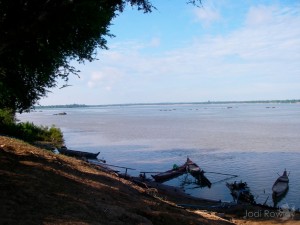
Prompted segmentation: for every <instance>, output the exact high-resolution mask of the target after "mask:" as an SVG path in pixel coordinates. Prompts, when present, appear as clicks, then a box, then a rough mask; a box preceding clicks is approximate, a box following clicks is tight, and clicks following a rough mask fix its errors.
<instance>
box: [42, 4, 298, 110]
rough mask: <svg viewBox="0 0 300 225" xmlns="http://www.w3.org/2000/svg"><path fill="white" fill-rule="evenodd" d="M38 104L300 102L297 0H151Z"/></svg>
mask: <svg viewBox="0 0 300 225" xmlns="http://www.w3.org/2000/svg"><path fill="white" fill-rule="evenodd" d="M151 2H152V3H153V5H154V6H155V7H156V8H157V10H154V11H153V12H152V13H150V14H144V13H143V12H141V11H138V10H137V9H136V8H132V7H131V6H128V7H127V8H126V10H125V11H124V12H123V13H121V14H120V15H119V16H118V17H116V18H115V19H114V20H113V21H112V25H111V27H110V32H111V33H112V34H114V35H115V37H114V38H110V37H108V38H107V41H108V42H107V46H108V48H109V50H98V53H97V58H98V60H96V61H93V62H86V63H85V64H84V65H83V64H77V63H73V65H74V66H75V67H76V68H77V69H79V70H80V71H81V72H80V73H79V77H77V76H70V79H69V82H68V84H69V85H71V86H69V87H67V88H62V89H59V87H61V86H62V85H63V84H64V83H63V82H61V81H58V87H57V88H55V89H51V90H50V91H51V92H50V93H49V94H48V95H47V97H45V98H43V99H41V100H40V101H39V104H40V105H58V104H87V105H102V104H128V103H163V102H205V101H249V100H285V99H300V0H241V1H237V0H202V7H195V6H193V5H191V4H186V1H185V0H151Z"/></svg>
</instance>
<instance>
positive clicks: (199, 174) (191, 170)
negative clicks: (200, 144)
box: [186, 158, 211, 188]
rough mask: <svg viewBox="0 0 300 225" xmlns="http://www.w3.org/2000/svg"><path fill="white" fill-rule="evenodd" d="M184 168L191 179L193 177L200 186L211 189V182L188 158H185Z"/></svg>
mask: <svg viewBox="0 0 300 225" xmlns="http://www.w3.org/2000/svg"><path fill="white" fill-rule="evenodd" d="M186 167H187V171H188V172H189V173H190V174H191V175H192V176H193V177H195V178H196V179H197V180H198V181H199V182H200V183H201V184H202V185H204V186H208V187H209V188H210V187H211V182H210V181H209V180H208V179H207V177H206V176H205V175H204V171H203V170H202V169H201V168H200V167H199V166H198V165H197V164H196V163H194V162H193V161H192V160H190V159H189V158H187V161H186Z"/></svg>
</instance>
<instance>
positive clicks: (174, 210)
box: [0, 136, 300, 225]
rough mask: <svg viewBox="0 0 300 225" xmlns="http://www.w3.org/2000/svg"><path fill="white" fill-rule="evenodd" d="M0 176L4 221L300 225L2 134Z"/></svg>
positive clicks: (0, 215) (0, 211) (0, 216)
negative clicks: (250, 214) (194, 195)
mask: <svg viewBox="0 0 300 225" xmlns="http://www.w3.org/2000/svg"><path fill="white" fill-rule="evenodd" d="M0 180H1V182H0V191H1V195H0V202H1V204H0V224H107V225H109V224H130V225H131V224H132V225H133V224H155V225H156V224H157V225H160V224H161V225H167V224H172V225H173V224H174V225H176V224H224V225H225V224H249V225H251V224H266V225H269V224H276V223H278V224H281V223H283V222H284V224H300V216H299V214H297V213H296V214H295V216H294V218H293V219H289V220H287V221H283V220H281V219H280V218H279V219H278V218H276V219H274V218H244V217H243V216H244V215H243V213H244V212H245V210H248V212H250V210H253V212H254V211H255V210H260V209H259V208H257V207H250V206H245V205H240V206H237V207H224V209H223V210H220V209H218V210H213V209H212V208H213V207H212V206H214V205H216V204H217V202H215V201H209V200H201V199H194V198H186V196H184V195H180V194H178V192H177V191H170V189H165V190H164V189H163V188H162V187H159V186H155V184H154V183H153V184H152V185H149V184H147V187H143V186H142V185H137V184H136V183H135V182H132V181H130V180H126V179H123V178H120V177H119V176H116V174H115V173H110V172H105V171H102V170H101V169H99V168H97V167H95V166H93V165H91V164H89V163H87V162H84V161H82V160H78V159H74V158H70V157H67V156H63V155H59V154H54V153H52V152H49V151H46V150H43V149H40V148H37V147H34V146H32V145H30V144H28V143H25V142H22V141H19V140H16V139H13V138H8V137H3V136H0ZM149 186H151V187H149ZM174 190H175V189H174ZM178 204H188V205H201V206H203V209H201V210H198V209H186V207H179V206H178Z"/></svg>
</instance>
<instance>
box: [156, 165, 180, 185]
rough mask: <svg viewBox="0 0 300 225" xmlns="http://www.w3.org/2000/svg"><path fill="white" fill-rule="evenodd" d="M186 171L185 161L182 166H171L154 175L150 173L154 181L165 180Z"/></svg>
mask: <svg viewBox="0 0 300 225" xmlns="http://www.w3.org/2000/svg"><path fill="white" fill-rule="evenodd" d="M184 173H186V163H184V164H183V165H182V166H179V167H178V166H176V165H174V166H173V169H171V170H168V171H165V172H161V173H158V174H155V175H151V176H152V177H153V179H154V180H155V181H156V182H165V181H167V180H171V179H173V178H176V177H179V176H180V175H182V174H184Z"/></svg>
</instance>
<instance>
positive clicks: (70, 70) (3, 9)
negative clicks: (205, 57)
mask: <svg viewBox="0 0 300 225" xmlns="http://www.w3.org/2000/svg"><path fill="white" fill-rule="evenodd" d="M188 2H190V3H193V4H196V2H197V0H192V1H188ZM198 2H200V3H201V0H198ZM128 4H129V5H131V6H135V7H137V9H138V10H142V11H143V12H144V13H149V12H151V11H152V10H153V9H155V7H154V6H153V5H152V4H151V2H149V1H148V0H13V1H12V0H0V108H10V109H13V110H14V111H18V112H22V111H24V110H28V109H30V108H31V107H32V106H33V105H34V104H36V103H37V101H38V100H39V99H40V98H41V97H43V96H45V95H46V94H47V92H48V90H49V88H52V87H55V86H56V85H57V79H59V78H61V79H64V80H66V81H67V80H68V76H69V75H70V74H77V73H78V72H79V71H77V70H76V68H74V67H72V66H71V65H70V61H72V60H77V61H79V62H84V61H85V60H88V61H93V60H95V56H96V51H97V49H107V46H106V38H107V37H112V36H113V35H112V34H110V32H109V26H110V25H111V20H112V19H113V18H114V17H116V16H117V15H118V13H121V12H122V11H123V10H124V8H125V7H126V5H128Z"/></svg>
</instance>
